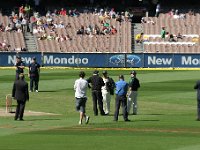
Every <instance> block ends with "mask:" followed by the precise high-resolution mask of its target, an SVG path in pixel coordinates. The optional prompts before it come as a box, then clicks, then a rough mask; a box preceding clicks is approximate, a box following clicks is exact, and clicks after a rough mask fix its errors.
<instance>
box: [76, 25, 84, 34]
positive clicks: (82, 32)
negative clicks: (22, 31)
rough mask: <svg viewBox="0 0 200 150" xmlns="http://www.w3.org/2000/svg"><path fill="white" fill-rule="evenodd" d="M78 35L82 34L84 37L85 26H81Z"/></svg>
mask: <svg viewBox="0 0 200 150" xmlns="http://www.w3.org/2000/svg"><path fill="white" fill-rule="evenodd" d="M76 33H77V34H82V35H83V34H84V33H85V30H84V26H83V25H81V28H80V29H78V30H77V32H76Z"/></svg>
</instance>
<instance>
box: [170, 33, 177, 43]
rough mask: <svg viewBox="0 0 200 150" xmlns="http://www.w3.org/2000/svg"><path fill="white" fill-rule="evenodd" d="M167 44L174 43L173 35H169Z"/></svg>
mask: <svg viewBox="0 0 200 150" xmlns="http://www.w3.org/2000/svg"><path fill="white" fill-rule="evenodd" d="M169 42H176V40H175V39H174V36H173V34H170V35H169Z"/></svg>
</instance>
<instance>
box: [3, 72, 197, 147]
mask: <svg viewBox="0 0 200 150" xmlns="http://www.w3.org/2000/svg"><path fill="white" fill-rule="evenodd" d="M85 71H86V75H87V77H89V76H90V75H91V74H92V72H93V70H88V69H87V70H85ZM0 72H1V73H0V90H1V92H0V107H1V108H3V109H4V108H5V95H6V94H9V93H11V90H12V85H13V81H14V76H15V75H14V74H15V72H14V70H12V69H4V70H0ZM78 72H79V70H78V69H74V70H72V69H71V70H69V69H55V70H53V69H42V71H41V79H40V85H39V91H40V92H39V93H30V102H28V103H27V105H26V110H32V111H39V112H50V113H56V114H59V115H56V116H26V115H25V116H24V119H25V121H24V122H20V121H14V118H13V117H0V150H42V149H43V150H79V149H81V150H86V149H88V150H118V149H119V150H121V149H123V150H129V149H134V150H199V149H200V144H199V141H200V122H198V121H195V119H196V91H195V90H194V89H193V87H194V84H195V82H196V80H198V79H199V78H200V71H138V78H139V79H140V82H141V88H140V90H139V97H138V103H139V115H137V116H132V115H130V116H129V119H130V120H131V122H124V121H123V118H122V116H119V121H118V122H113V121H112V120H113V113H114V97H112V101H111V115H110V116H97V117H96V116H94V115H93V111H92V100H91V93H90V90H88V101H87V114H89V115H90V116H91V119H90V123H89V124H88V125H84V124H83V125H82V126H80V125H78V121H79V113H78V112H76V111H75V105H74V91H73V84H74V81H75V79H77V78H78ZM129 72H130V71H123V70H119V71H116V70H112V71H109V74H110V76H111V77H113V79H114V80H115V81H116V80H117V79H118V75H119V74H124V75H125V80H126V81H128V80H129ZM26 80H27V81H28V78H27V79H26Z"/></svg>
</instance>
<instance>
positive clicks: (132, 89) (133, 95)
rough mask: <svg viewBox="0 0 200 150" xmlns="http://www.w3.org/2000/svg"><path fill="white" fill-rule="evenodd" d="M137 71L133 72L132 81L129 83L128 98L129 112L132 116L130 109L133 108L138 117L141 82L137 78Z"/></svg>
mask: <svg viewBox="0 0 200 150" xmlns="http://www.w3.org/2000/svg"><path fill="white" fill-rule="evenodd" d="M136 74H137V73H136V71H131V81H130V82H129V94H128V95H129V96H128V106H127V110H128V113H129V114H130V109H131V107H133V115H137V108H138V106H137V96H138V92H137V91H138V88H140V82H139V80H138V79H137V78H136Z"/></svg>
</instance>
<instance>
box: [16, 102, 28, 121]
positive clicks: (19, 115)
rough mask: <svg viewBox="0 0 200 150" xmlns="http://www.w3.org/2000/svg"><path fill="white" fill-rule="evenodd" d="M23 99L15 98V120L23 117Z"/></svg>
mask: <svg viewBox="0 0 200 150" xmlns="http://www.w3.org/2000/svg"><path fill="white" fill-rule="evenodd" d="M25 104H26V102H25V101H18V100H17V108H16V112H15V119H16V120H17V119H18V118H19V119H23V116H24V109H25Z"/></svg>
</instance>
